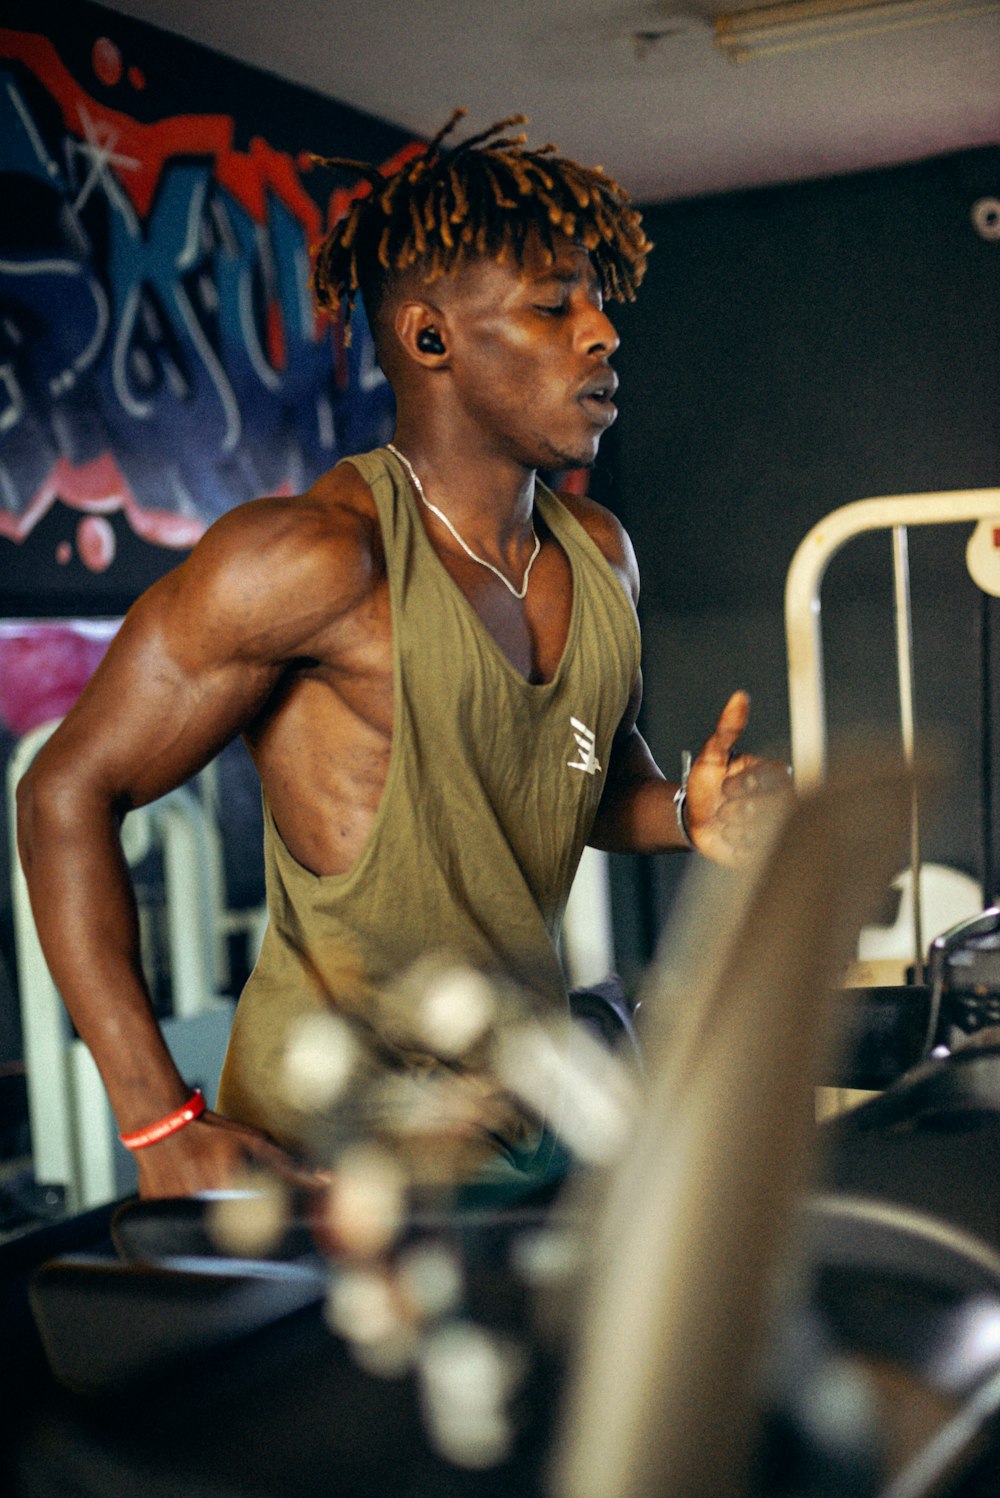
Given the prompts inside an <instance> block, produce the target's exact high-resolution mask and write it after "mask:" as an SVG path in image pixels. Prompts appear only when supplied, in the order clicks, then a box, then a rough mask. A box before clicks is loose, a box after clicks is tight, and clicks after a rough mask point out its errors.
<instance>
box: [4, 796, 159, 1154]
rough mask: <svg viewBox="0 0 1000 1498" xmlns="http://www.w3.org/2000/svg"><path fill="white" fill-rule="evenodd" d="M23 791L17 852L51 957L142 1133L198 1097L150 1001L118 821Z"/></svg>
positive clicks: (64, 799)
mask: <svg viewBox="0 0 1000 1498" xmlns="http://www.w3.org/2000/svg"><path fill="white" fill-rule="evenodd" d="M22 786H23V789H22V790H21V791H20V792H19V796H18V805H19V816H18V842H19V848H20V851H21V860H22V865H23V867H24V871H25V877H26V879H27V883H28V891H29V894H30V896H31V903H32V910H33V912H34V916H35V924H36V927H37V929H38V935H39V940H40V942H41V945H42V950H43V952H44V954H45V958H46V961H47V963H48V965H49V969H50V971H51V973H52V977H53V979H54V981H55V983H56V986H57V987H58V989H59V992H60V994H61V995H62V998H63V1001H64V1002H65V1004H66V1007H67V1009H68V1011H69V1014H70V1017H71V1018H72V1020H73V1023H74V1025H75V1026H76V1029H77V1031H78V1033H79V1035H80V1037H81V1039H82V1040H83V1041H84V1043H85V1044H86V1045H87V1047H88V1048H89V1049H90V1051H91V1053H92V1055H93V1057H94V1060H95V1061H96V1063H97V1066H98V1069H99V1071H100V1073H101V1076H102V1079H103V1081H104V1084H105V1087H106V1088H107V1091H108V1096H109V1098H110V1101H111V1106H112V1109H113V1110H114V1113H115V1117H116V1119H117V1121H118V1125H119V1128H120V1129H122V1130H123V1131H129V1130H132V1129H136V1128H141V1127H143V1126H144V1125H145V1124H146V1123H148V1122H149V1121H150V1119H155V1118H158V1117H161V1116H162V1115H164V1114H166V1113H168V1112H170V1111H171V1110H172V1109H173V1108H175V1107H177V1106H178V1105H179V1104H180V1103H181V1102H183V1101H184V1098H185V1097H186V1096H187V1093H188V1090H189V1089H188V1088H187V1087H186V1086H185V1083H184V1081H183V1079H182V1078H181V1076H180V1074H179V1073H178V1071H177V1068H176V1066H175V1065H174V1062H173V1060H172V1059H171V1057H170V1053H169V1051H168V1050H167V1047H166V1045H165V1043H164V1041H163V1038H162V1036H161V1034H160V1030H159V1026H158V1025H157V1023H156V1019H155V1017H154V1015H153V1011H152V1007H151V1005H150V1002H149V996H148V993H147V991H146V985H145V981H144V979H143V975H142V968H141V964H140V959H139V935H138V916H137V912H136V905H135V897H134V894H133V891H132V884H131V879H130V877H129V872H128V867H127V864H126V861H125V858H124V855H123V853H122V849H121V844H120V841H119V838H118V825H117V819H116V818H115V816H114V814H113V812H112V811H111V809H110V807H106V806H105V807H103V808H102V807H101V805H100V803H99V802H98V801H93V800H88V799H87V798H85V797H83V796H82V795H80V796H78V797H76V798H75V799H74V798H73V797H72V796H70V795H68V794H66V793H65V792H63V793H61V794H53V793H52V792H51V790H50V791H49V792H48V793H46V791H45V790H44V788H40V787H39V786H37V785H36V784H35V783H34V781H33V780H32V779H31V777H30V776H29V777H28V778H27V779H26V781H25V782H22Z"/></svg>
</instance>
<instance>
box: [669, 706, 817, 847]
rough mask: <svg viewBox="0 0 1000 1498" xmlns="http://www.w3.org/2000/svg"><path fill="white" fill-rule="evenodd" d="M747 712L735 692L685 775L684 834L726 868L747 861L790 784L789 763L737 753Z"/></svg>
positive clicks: (780, 809) (782, 803)
mask: <svg viewBox="0 0 1000 1498" xmlns="http://www.w3.org/2000/svg"><path fill="white" fill-rule="evenodd" d="M749 717H750V698H749V697H748V696H747V694H746V692H734V693H733V695H732V696H731V697H730V699H729V701H728V702H727V703H726V705H725V707H724V708H723V709H722V712H721V714H720V716H719V721H718V723H716V725H715V728H714V729H713V731H712V733H711V734H710V736H709V737H708V739H707V740H706V741H705V744H704V746H703V747H702V750H701V752H700V754H699V755H698V757H697V759H696V760H695V761H694V763H693V764H692V766H691V773H690V775H689V776H688V785H687V802H686V804H685V808H684V821H685V825H686V827H687V830H688V835H689V836H690V838H691V841H692V842H693V843H694V845H695V847H696V848H697V849H698V852H699V853H703V854H704V855H705V857H706V858H710V859H712V860H713V861H714V862H715V863H722V864H726V865H727V866H728V867H730V868H734V867H737V866H738V865H740V864H742V863H745V862H746V860H747V858H748V857H749V856H750V854H751V853H752V852H753V850H754V848H755V847H756V846H757V845H758V844H759V843H760V841H761V840H762V838H763V837H764V835H765V833H766V832H767V831H768V830H769V829H770V828H771V827H772V826H773V825H774V821H775V819H776V818H777V817H779V816H781V815H783V814H784V812H785V810H786V808H787V804H788V799H789V797H790V795H791V790H792V783H791V771H790V769H789V767H788V765H784V764H780V763H778V762H777V761H775V760H767V759H759V758H757V756H756V755H753V754H737V753H736V743H737V740H738V739H739V737H740V735H741V734H742V732H743V730H744V728H745V727H746V725H747V720H748V718H749Z"/></svg>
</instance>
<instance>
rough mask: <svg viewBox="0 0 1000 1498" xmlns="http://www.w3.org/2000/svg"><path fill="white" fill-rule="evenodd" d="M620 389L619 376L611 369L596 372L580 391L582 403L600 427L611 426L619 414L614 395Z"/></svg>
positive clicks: (595, 423)
mask: <svg viewBox="0 0 1000 1498" xmlns="http://www.w3.org/2000/svg"><path fill="white" fill-rule="evenodd" d="M617 389H618V376H617V375H616V374H615V373H614V372H613V371H612V370H610V369H605V370H602V371H601V372H600V373H598V374H595V375H594V376H593V377H592V378H591V379H589V380H588V381H587V383H586V385H584V387H583V389H582V391H581V392H580V396H579V401H580V405H581V406H582V407H583V409H584V410H585V411H586V413H587V415H588V417H589V418H590V420H591V421H592V422H593V423H594V425H595V426H598V427H609V426H610V425H611V423H612V422H613V421H614V419H615V417H616V416H617V415H618V407H617V406H616V405H615V403H614V400H613V399H612V397H613V396H614V393H615V391H616V390H617Z"/></svg>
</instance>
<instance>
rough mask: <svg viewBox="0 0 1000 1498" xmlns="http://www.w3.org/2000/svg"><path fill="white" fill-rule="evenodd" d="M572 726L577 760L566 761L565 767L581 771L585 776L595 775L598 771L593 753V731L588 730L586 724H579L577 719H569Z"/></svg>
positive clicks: (598, 766)
mask: <svg viewBox="0 0 1000 1498" xmlns="http://www.w3.org/2000/svg"><path fill="white" fill-rule="evenodd" d="M569 721H570V723H571V724H572V725H573V737H574V739H575V740H576V752H577V754H578V755H579V756H580V757H579V759H568V760H567V761H566V763H567V765H568V766H569V768H570V769H571V770H582V771H583V773H584V774H585V775H596V774H598V772H599V771H600V768H601V767H600V765H599V764H598V762H597V755H596V754H595V753H594V745H595V743H596V742H597V741H596V739H595V738H594V730H593V729H592V728H588V727H587V725H586V723H581V722H580V719H579V718H570V720H569Z"/></svg>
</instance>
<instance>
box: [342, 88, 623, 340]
mask: <svg viewBox="0 0 1000 1498" xmlns="http://www.w3.org/2000/svg"><path fill="white" fill-rule="evenodd" d="M464 115H465V110H464V109H456V110H455V112H454V114H453V115H452V116H451V118H450V119H449V120H448V122H447V124H446V125H444V126H443V127H442V129H440V130H439V131H438V133H437V135H435V137H434V139H433V140H432V141H431V142H430V144H429V145H428V147H427V149H426V151H424V152H422V153H421V154H420V155H417V156H414V157H411V158H410V159H409V160H408V161H406V162H405V164H404V165H403V166H401V167H400V168H399V170H398V171H396V172H395V173H394V174H393V175H392V176H389V177H383V175H382V173H381V172H380V171H379V169H378V167H376V166H373V165H372V164H371V163H369V162H363V161H349V160H347V159H345V158H343V157H337V156H331V157H314V160H315V161H316V162H317V163H318V164H319V165H322V166H330V167H339V168H340V169H342V170H344V171H351V172H355V173H357V174H358V175H359V176H362V177H365V178H367V180H368V182H369V183H370V184H371V191H370V192H367V193H365V194H364V195H363V196H360V197H358V198H356V199H355V201H354V203H353V204H352V206H351V208H350V210H349V211H348V212H347V213H346V214H345V216H344V217H343V218H342V219H340V221H339V222H338V223H337V224H335V225H334V227H333V229H332V230H331V231H330V233H329V234H328V235H327V237H326V238H325V239H324V241H323V243H322V244H321V245H320V247H319V253H318V255H317V259H316V268H315V270H314V272H313V287H314V289H315V292H316V298H317V301H318V302H319V304H320V306H322V307H325V308H327V309H328V310H329V311H331V312H334V313H336V312H337V311H338V310H339V309H340V308H341V306H343V309H344V320H345V326H346V327H348V328H349V325H350V318H351V312H352V309H353V307H354V302H355V298H356V296H357V294H358V292H359V291H360V292H361V295H362V296H363V297H364V301H365V309H366V311H367V313H368V317H369V320H370V321H371V322H372V323H374V319H375V317H376V315H377V313H378V309H379V307H380V305H381V303H382V300H383V298H384V296H385V292H386V288H387V285H388V284H389V283H390V282H391V280H392V279H393V277H394V276H395V275H399V274H402V273H403V272H405V271H407V270H409V269H410V268H411V267H413V266H419V267H420V268H421V270H422V272H423V273H424V275H425V277H426V279H427V280H428V281H433V280H435V279H436V278H437V277H439V276H442V275H446V274H448V273H450V272H452V271H455V270H457V269H458V267H459V266H460V265H461V264H462V263H463V261H466V260H468V259H470V258H472V257H481V256H490V257H492V258H494V259H497V260H499V259H501V258H502V257H503V256H504V255H506V254H508V253H512V254H513V256H514V258H515V260H520V258H521V256H522V254H523V251H524V245H525V241H526V240H527V238H528V236H529V234H531V233H532V232H534V233H536V234H537V235H538V237H539V239H540V240H541V243H542V247H543V250H544V252H545V253H546V254H547V255H548V256H549V258H550V260H551V259H552V258H553V257H554V252H553V234H554V233H561V234H566V235H568V236H570V237H572V238H575V239H578V240H580V242H581V243H582V244H583V245H584V246H585V247H586V249H587V250H588V251H589V252H590V255H591V258H592V259H593V262H594V266H595V268H596V270H597V274H598V277H599V279H600V282H601V289H602V292H603V294H604V296H605V297H608V298H613V299H616V300H619V301H632V299H633V298H634V296H635V292H636V288H637V287H638V285H639V283H640V282H641V280H642V278H643V275H644V273H645V270H646V256H647V254H648V253H649V251H650V250H651V249H652V245H651V244H650V242H649V240H648V239H647V238H646V236H645V234H644V233H643V230H642V220H641V218H640V215H639V214H638V213H637V212H636V210H635V209H634V208H633V207H632V206H631V203H630V201H629V198H628V196H627V194H626V193H625V192H624V191H623V190H622V189H621V188H620V187H619V186H618V184H617V183H616V182H614V181H612V179H611V178H610V177H608V176H606V175H605V173H604V172H603V171H602V169H601V168H600V167H593V168H591V167H585V166H580V165H579V163H578V162H575V161H570V160H567V159H566V158H565V157H561V156H557V155H556V154H555V147H554V146H551V145H547V146H541V147H539V148H537V149H535V150H527V149H526V148H525V147H526V141H527V136H525V135H524V134H523V132H518V134H516V135H506V134H504V132H505V131H507V130H509V129H510V128H511V127H512V126H517V125H523V124H525V123H526V117H525V116H524V115H520V114H515V115H511V116H510V117H509V118H508V119H505V120H498V121H497V123H496V124H495V125H491V126H490V127H489V129H488V130H482V131H480V133H479V134H478V135H472V136H470V137H469V138H468V139H467V140H464V141H461V142H460V143H459V144H458V145H456V146H453V147H452V148H451V149H446V148H445V145H444V142H445V141H446V139H447V138H448V136H449V135H451V133H452V131H453V130H454V129H455V126H456V125H457V124H458V122H459V120H461V119H462V118H463V117H464Z"/></svg>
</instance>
